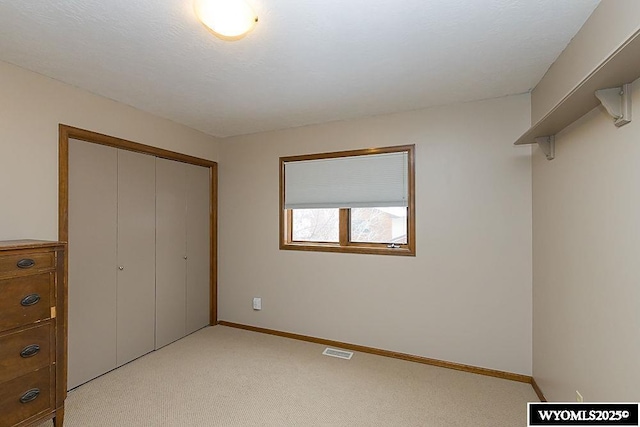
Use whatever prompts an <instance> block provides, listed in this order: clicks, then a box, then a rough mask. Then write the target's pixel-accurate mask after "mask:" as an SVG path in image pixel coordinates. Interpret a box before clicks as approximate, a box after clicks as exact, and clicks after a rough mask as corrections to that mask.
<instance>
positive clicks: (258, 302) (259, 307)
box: [253, 298, 262, 310]
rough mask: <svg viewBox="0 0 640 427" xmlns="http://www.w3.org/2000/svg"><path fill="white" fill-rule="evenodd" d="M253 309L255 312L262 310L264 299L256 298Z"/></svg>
mask: <svg viewBox="0 0 640 427" xmlns="http://www.w3.org/2000/svg"><path fill="white" fill-rule="evenodd" d="M253 309H254V310H262V298H254V299H253Z"/></svg>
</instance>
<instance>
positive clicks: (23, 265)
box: [16, 258, 36, 268]
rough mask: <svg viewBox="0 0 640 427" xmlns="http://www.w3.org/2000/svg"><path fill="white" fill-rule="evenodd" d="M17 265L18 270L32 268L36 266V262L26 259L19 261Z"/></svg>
mask: <svg viewBox="0 0 640 427" xmlns="http://www.w3.org/2000/svg"><path fill="white" fill-rule="evenodd" d="M16 265H17V266H18V268H31V267H33V266H34V265H36V262H35V261H34V260H32V259H31V258H25V259H21V260H20V261H18V264H16Z"/></svg>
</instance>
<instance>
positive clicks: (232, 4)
mask: <svg viewBox="0 0 640 427" xmlns="http://www.w3.org/2000/svg"><path fill="white" fill-rule="evenodd" d="M193 6H194V9H195V12H196V16H198V19H200V21H202V23H203V24H204V25H205V26H206V27H207V28H208V29H209V30H211V31H212V32H213V34H215V35H216V36H217V37H219V38H221V39H223V40H238V39H241V38H242V37H244V36H245V35H246V34H247V33H248V32H249V31H251V29H253V27H254V26H255V25H256V22H258V16H257V15H256V14H255V13H254V11H253V10H252V9H251V6H249V5H248V4H247V3H246V2H245V1H244V0H195V1H194V4H193Z"/></svg>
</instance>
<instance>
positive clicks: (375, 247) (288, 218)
mask: <svg viewBox="0 0 640 427" xmlns="http://www.w3.org/2000/svg"><path fill="white" fill-rule="evenodd" d="M403 151H406V152H407V153H408V163H409V165H408V166H409V170H408V184H409V203H408V207H407V243H406V244H402V245H399V248H388V247H387V244H384V243H356V242H351V241H350V239H349V224H350V222H351V221H350V210H349V209H340V214H339V218H340V220H339V223H340V230H339V236H340V238H339V239H340V240H339V242H338V243H321V242H301V241H293V215H292V211H291V210H290V209H285V208H284V180H285V177H284V166H285V163H287V162H295V161H302V160H318V159H331V158H338V157H351V156H363V155H371V154H383V153H397V152H403ZM279 209H280V249H281V250H293V251H317V252H341V253H356V254H375V255H396V256H415V255H416V227H415V217H416V215H415V145H400V146H395V147H382V148H368V149H363V150H349V151H336V152H330V153H317V154H308V155H299V156H287V157H280V203H279Z"/></svg>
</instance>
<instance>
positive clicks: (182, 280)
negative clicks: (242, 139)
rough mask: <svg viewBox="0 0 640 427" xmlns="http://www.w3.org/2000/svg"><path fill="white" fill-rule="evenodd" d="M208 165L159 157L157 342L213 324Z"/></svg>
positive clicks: (157, 180)
mask: <svg viewBox="0 0 640 427" xmlns="http://www.w3.org/2000/svg"><path fill="white" fill-rule="evenodd" d="M209 200H210V189H209V169H208V168H204V167H201V166H195V165H190V164H186V163H180V162H176V161H172V160H166V159H160V158H157V159H156V348H160V347H163V346H165V345H167V344H169V343H171V342H173V341H176V340H178V339H180V338H182V337H183V336H185V335H187V334H189V333H191V332H193V331H196V330H198V329H200V328H202V327H204V326H206V325H208V324H209V299H210V298H209V275H210V271H209V270H210V263H209V259H210V258H209V253H210V252H209V248H210V245H209V242H210V233H209V228H210V227H209V218H210V216H209V215H210V203H209Z"/></svg>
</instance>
